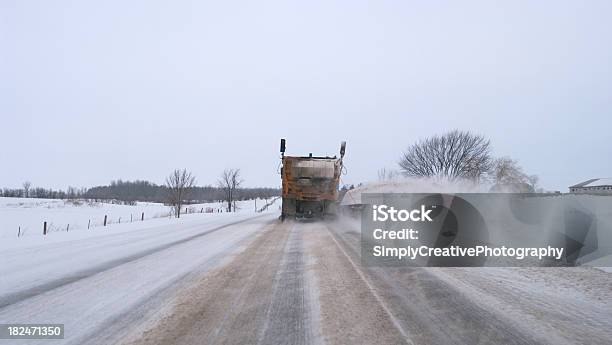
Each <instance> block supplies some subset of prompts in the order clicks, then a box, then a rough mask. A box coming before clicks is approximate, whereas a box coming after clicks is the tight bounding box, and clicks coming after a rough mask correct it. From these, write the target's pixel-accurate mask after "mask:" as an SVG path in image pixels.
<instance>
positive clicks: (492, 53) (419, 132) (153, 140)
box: [0, 0, 612, 191]
mask: <svg viewBox="0 0 612 345" xmlns="http://www.w3.org/2000/svg"><path fill="white" fill-rule="evenodd" d="M611 13H612V1H567V2H566V1H558V0H555V1H505V2H494V1H449V2H444V1H381V0H377V1H355V0H351V1H330V0H325V1H295V2H293V1H195V0H194V1H176V0H175V1H151V0H146V1H144V0H143V1H109V0H105V1H95V2H94V1H27V0H15V1H9V0H0V51H1V53H0V117H1V121H0V187H2V186H4V187H18V186H20V185H21V182H23V181H24V180H31V181H32V182H33V184H34V185H35V186H45V187H53V188H62V189H63V188H66V187H67V186H69V185H71V186H77V187H81V186H93V185H100V184H106V183H108V182H110V181H111V180H113V179H118V178H121V179H124V180H125V179H129V180H132V179H147V180H151V181H154V182H157V183H162V182H163V179H164V176H166V175H167V174H168V173H169V172H170V171H171V170H172V169H174V168H176V167H186V168H188V169H191V170H192V171H193V172H194V173H195V174H196V175H197V177H198V182H199V183H200V184H214V183H215V181H216V179H217V176H218V175H219V173H220V172H221V171H222V170H223V169H224V168H226V167H238V168H241V169H242V170H243V175H244V178H245V180H246V185H247V186H278V185H279V183H280V181H279V179H280V177H279V175H278V174H277V167H278V163H279V160H278V157H279V154H278V146H279V139H280V138H282V137H284V138H287V151H288V153H291V154H308V153H309V152H313V153H314V154H319V155H324V154H329V155H333V154H336V153H337V151H338V149H339V145H340V141H341V140H346V141H347V142H348V144H347V155H346V157H345V162H346V165H347V168H348V175H346V176H345V177H344V182H346V183H357V182H360V181H368V180H375V179H376V177H377V170H378V169H379V168H382V167H386V168H392V169H395V168H397V161H398V158H399V156H400V153H401V151H402V150H403V149H405V148H406V147H407V146H408V145H409V144H411V143H412V142H414V141H415V140H417V139H419V138H423V137H427V136H429V135H432V134H436V133H443V132H445V131H448V130H450V129H453V128H459V129H465V130H471V131H473V132H476V133H480V134H483V135H486V136H488V137H489V138H490V139H491V142H492V145H493V149H494V153H495V154H496V155H500V156H501V155H509V156H512V157H514V158H516V159H518V160H519V161H520V163H521V164H522V165H523V166H524V168H525V170H526V171H527V172H528V173H532V174H538V175H539V176H540V180H541V182H542V185H543V186H544V187H545V188H548V189H560V190H562V191H567V186H569V185H571V184H574V183H577V182H580V181H582V180H586V179H589V178H592V177H605V176H612V142H611V141H612V140H611V137H612V66H611V62H612V20H611V19H610V15H611Z"/></svg>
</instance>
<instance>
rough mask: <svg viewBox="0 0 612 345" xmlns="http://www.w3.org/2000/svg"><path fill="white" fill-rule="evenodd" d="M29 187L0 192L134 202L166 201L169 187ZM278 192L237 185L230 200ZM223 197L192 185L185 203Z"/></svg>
mask: <svg viewBox="0 0 612 345" xmlns="http://www.w3.org/2000/svg"><path fill="white" fill-rule="evenodd" d="M31 186H32V185H30V187H29V188H28V190H27V192H26V190H25V189H24V188H4V189H0V196H2V197H15V198H23V197H29V198H41V199H92V200H116V201H121V202H122V203H127V204H131V203H135V202H136V201H147V202H160V203H167V202H168V201H169V200H168V195H169V191H168V188H167V186H166V185H157V184H155V183H152V182H149V181H139V180H137V181H123V180H116V181H112V182H111V183H110V184H109V185H106V186H97V187H92V188H75V187H69V188H68V189H67V190H54V189H48V188H40V187H31ZM278 195H280V189H278V188H265V187H262V188H242V187H238V188H236V189H235V190H234V191H233V192H232V199H233V200H246V199H254V198H271V197H275V196H278ZM221 200H226V193H225V191H224V190H223V189H222V188H221V187H219V186H194V187H192V188H191V189H190V192H189V194H188V198H187V202H188V203H202V202H212V201H221Z"/></svg>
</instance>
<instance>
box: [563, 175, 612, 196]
mask: <svg viewBox="0 0 612 345" xmlns="http://www.w3.org/2000/svg"><path fill="white" fill-rule="evenodd" d="M569 190H570V193H576V194H579V193H586V194H610V195H612V178H594V179H590V180H588V181H584V182H582V183H578V184H577V185H573V186H570V187H569Z"/></svg>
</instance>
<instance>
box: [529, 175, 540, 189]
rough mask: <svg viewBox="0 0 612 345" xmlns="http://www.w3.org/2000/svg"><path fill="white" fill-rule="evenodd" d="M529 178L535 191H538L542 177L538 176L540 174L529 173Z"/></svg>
mask: <svg viewBox="0 0 612 345" xmlns="http://www.w3.org/2000/svg"><path fill="white" fill-rule="evenodd" d="M527 180H528V181H529V184H530V185H531V188H533V190H534V191H537V190H538V182H540V178H539V177H538V175H529V176H527Z"/></svg>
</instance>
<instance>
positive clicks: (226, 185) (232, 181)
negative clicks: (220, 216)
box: [217, 169, 244, 212]
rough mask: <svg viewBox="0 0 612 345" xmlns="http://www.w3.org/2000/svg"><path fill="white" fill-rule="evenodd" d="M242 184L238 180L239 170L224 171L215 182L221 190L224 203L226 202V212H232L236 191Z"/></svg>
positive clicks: (240, 180)
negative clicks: (223, 195)
mask: <svg viewBox="0 0 612 345" xmlns="http://www.w3.org/2000/svg"><path fill="white" fill-rule="evenodd" d="M242 182H244V181H243V180H242V179H241V178H240V169H225V170H223V173H222V174H221V177H220V178H219V181H218V182H217V183H218V185H219V188H221V189H223V192H224V194H225V201H227V212H232V209H234V211H236V210H235V207H234V208H232V202H233V201H234V200H235V199H236V190H237V189H238V188H239V187H240V185H241V184H242Z"/></svg>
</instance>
